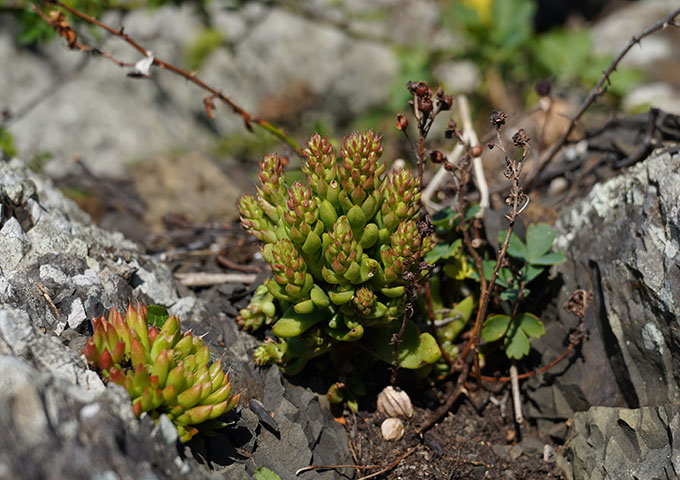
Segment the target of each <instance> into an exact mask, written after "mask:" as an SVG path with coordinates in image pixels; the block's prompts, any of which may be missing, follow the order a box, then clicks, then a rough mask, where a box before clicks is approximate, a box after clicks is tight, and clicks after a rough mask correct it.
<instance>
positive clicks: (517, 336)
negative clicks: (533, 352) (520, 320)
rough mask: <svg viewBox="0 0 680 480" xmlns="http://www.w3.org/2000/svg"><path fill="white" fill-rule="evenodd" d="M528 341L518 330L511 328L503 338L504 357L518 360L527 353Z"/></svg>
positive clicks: (520, 330)
mask: <svg viewBox="0 0 680 480" xmlns="http://www.w3.org/2000/svg"><path fill="white" fill-rule="evenodd" d="M529 348H530V345H529V339H528V338H527V336H526V334H525V333H524V331H522V329H520V328H514V327H512V328H511V329H510V331H509V332H508V335H507V337H505V355H506V356H507V357H508V358H514V359H516V360H519V359H520V358H522V357H524V356H525V355H527V354H528V353H529Z"/></svg>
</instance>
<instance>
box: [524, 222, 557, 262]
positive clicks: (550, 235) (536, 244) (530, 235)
mask: <svg viewBox="0 0 680 480" xmlns="http://www.w3.org/2000/svg"><path fill="white" fill-rule="evenodd" d="M555 237H557V231H556V230H555V229H554V228H553V227H551V226H550V225H548V224H547V223H543V222H541V223H532V224H531V225H529V226H528V227H527V235H526V247H527V253H528V257H527V259H528V260H529V263H536V260H537V259H539V258H541V257H542V256H543V255H544V254H545V253H547V252H548V251H549V250H550V247H552V244H553V242H554V241H555Z"/></svg>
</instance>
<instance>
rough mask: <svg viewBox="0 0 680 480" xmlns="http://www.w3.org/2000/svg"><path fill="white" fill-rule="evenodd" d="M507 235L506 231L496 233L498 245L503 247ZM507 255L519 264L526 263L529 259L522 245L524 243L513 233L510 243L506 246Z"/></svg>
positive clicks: (524, 246) (525, 248)
mask: <svg viewBox="0 0 680 480" xmlns="http://www.w3.org/2000/svg"><path fill="white" fill-rule="evenodd" d="M507 233H508V231H507V230H503V231H500V232H498V243H500V244H501V245H503V243H504V242H505V236H506V235H507ZM508 255H510V256H511V257H512V258H516V259H517V260H519V261H521V262H526V261H527V258H528V257H529V253H528V252H527V247H526V245H524V242H523V241H522V240H521V239H520V238H519V237H518V236H517V235H515V233H513V234H512V235H510V243H509V244H508Z"/></svg>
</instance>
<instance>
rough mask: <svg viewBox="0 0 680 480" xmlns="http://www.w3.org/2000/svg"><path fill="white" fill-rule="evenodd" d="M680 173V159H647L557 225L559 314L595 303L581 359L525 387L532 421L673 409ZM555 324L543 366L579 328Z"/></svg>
mask: <svg viewBox="0 0 680 480" xmlns="http://www.w3.org/2000/svg"><path fill="white" fill-rule="evenodd" d="M679 172H680V155H678V154H675V155H672V156H671V155H670V154H667V153H666V154H654V155H652V156H651V157H650V158H649V159H647V160H645V161H644V162H641V163H639V164H637V165H635V166H634V167H632V168H630V169H629V170H628V171H627V172H625V173H624V174H622V175H620V176H618V177H616V178H614V179H612V180H610V181H608V182H606V183H604V184H599V185H596V186H595V187H594V188H593V190H592V191H591V192H590V194H589V195H588V196H587V197H586V198H585V199H584V200H583V201H581V202H580V203H579V204H578V205H577V206H576V207H574V208H572V209H571V210H570V212H569V213H568V214H567V215H565V216H563V217H562V218H561V219H560V220H558V222H557V223H556V227H557V229H558V231H559V232H560V236H559V237H558V239H557V240H556V246H557V248H558V249H559V250H562V251H563V252H564V253H565V255H566V257H567V262H566V263H565V264H563V265H560V266H558V267H557V268H556V272H558V273H560V274H561V279H562V281H563V282H564V286H563V287H562V289H561V290H560V294H559V298H558V301H557V305H562V304H563V302H564V301H566V300H567V298H568V296H569V295H570V294H571V292H573V291H574V290H575V289H576V288H584V289H586V290H590V291H592V292H593V294H594V299H593V301H592V302H591V304H590V305H589V306H588V309H587V312H586V317H585V327H586V330H587V332H588V339H587V341H585V342H584V343H583V345H582V346H581V348H580V356H577V357H574V358H572V360H571V362H568V363H567V362H565V363H563V364H561V365H559V366H557V367H556V368H554V369H552V370H551V371H549V372H548V373H546V374H544V375H543V376H542V377H541V378H539V379H536V380H534V381H530V382H527V386H528V388H529V396H530V397H531V398H532V400H533V402H532V403H533V404H534V406H532V407H531V411H530V413H531V415H532V416H534V417H535V418H539V419H541V418H549V419H556V418H557V419H567V418H569V417H570V416H571V415H572V414H573V412H575V411H583V410H587V409H588V408H589V407H590V406H592V405H599V406H626V407H633V408H635V407H639V406H653V405H659V404H666V403H676V402H678V401H680V366H679V365H678V363H677V361H675V358H677V355H678V354H679V353H680V351H679V350H678V345H680V343H679V342H680V331H679V330H678V329H677V326H676V319H677V318H678V316H680V293H679V292H680V270H678V264H679V262H680V256H679V253H680V247H679V246H680V205H678V202H677V199H678V198H680V173H679ZM557 315H558V319H559V321H555V322H547V323H546V329H547V333H546V335H545V337H544V338H543V339H541V341H539V342H536V343H535V346H536V348H537V349H538V350H539V351H540V352H541V353H542V354H543V362H544V363H548V362H549V361H551V360H552V359H554V358H555V357H556V356H557V355H559V354H560V353H561V352H563V351H564V348H565V341H566V339H567V337H568V334H569V332H570V330H571V329H573V328H574V327H575V325H576V323H577V322H576V319H575V317H574V316H572V315H569V314H566V313H565V312H564V311H562V309H561V308H560V309H558V310H557ZM535 405H539V406H540V407H538V408H537V407H535ZM545 427H546V428H548V427H547V426H545Z"/></svg>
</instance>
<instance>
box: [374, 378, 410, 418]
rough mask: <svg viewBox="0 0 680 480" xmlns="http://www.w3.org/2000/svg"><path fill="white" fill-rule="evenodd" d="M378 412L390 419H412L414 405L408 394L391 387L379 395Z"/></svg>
mask: <svg viewBox="0 0 680 480" xmlns="http://www.w3.org/2000/svg"><path fill="white" fill-rule="evenodd" d="M378 411H379V412H380V413H383V414H385V415H387V416H389V417H402V418H411V417H412V416H413V404H411V398H410V397H409V396H408V393H406V392H405V391H403V390H401V389H397V388H394V387H392V386H391V385H390V386H388V387H385V388H384V389H383V391H382V392H380V394H379V395H378Z"/></svg>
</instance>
